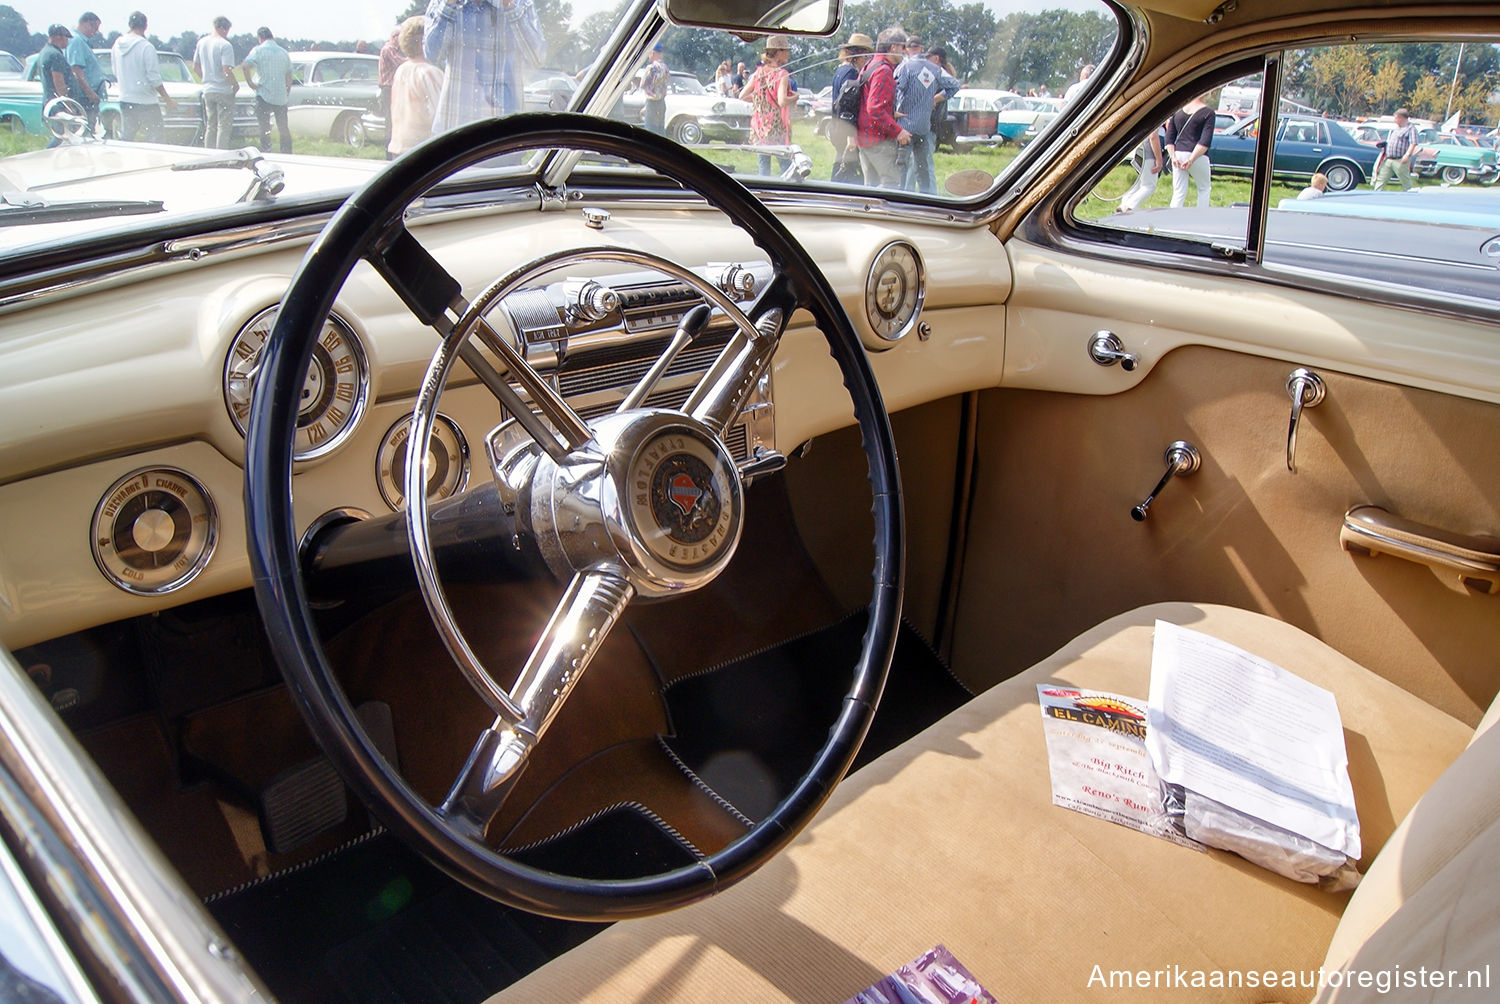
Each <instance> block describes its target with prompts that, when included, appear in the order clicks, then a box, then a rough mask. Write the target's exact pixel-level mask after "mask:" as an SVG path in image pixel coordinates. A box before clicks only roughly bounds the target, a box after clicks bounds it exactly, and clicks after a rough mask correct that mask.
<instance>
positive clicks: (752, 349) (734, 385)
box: [682, 271, 795, 438]
mask: <svg viewBox="0 0 1500 1004" xmlns="http://www.w3.org/2000/svg"><path fill="white" fill-rule="evenodd" d="M794 305H795V301H794V300H793V299H792V298H791V291H790V289H789V288H788V285H787V283H786V282H785V280H784V277H783V275H782V273H781V272H780V271H778V272H777V273H776V275H775V276H773V277H772V279H771V281H770V282H769V283H768V284H767V286H766V292H765V293H764V294H762V296H761V298H760V301H759V303H758V304H757V311H756V315H755V318H754V321H753V322H752V323H750V324H742V325H740V327H739V330H738V331H736V332H735V334H734V337H733V338H731V339H730V340H729V344H727V345H725V346H724V349H723V351H721V352H720V353H719V356H718V358H717V359H715V360H714V364H713V365H712V366H710V367H709V369H708V372H707V373H705V374H703V378H702V379H701V380H699V381H698V385H697V386H696V387H694V388H693V391H692V393H691V394H689V395H688V399H687V402H686V403H685V404H683V406H682V410H683V411H685V412H687V414H688V415H689V416H691V417H692V418H694V419H696V420H697V421H699V422H702V423H703V424H704V425H706V426H708V427H709V428H710V429H712V430H713V432H714V435H716V436H719V437H721V438H722V437H723V436H724V434H725V433H726V432H728V431H729V427H730V425H731V424H733V422H734V420H735V419H736V418H737V417H739V414H740V411H741V409H743V408H744V407H745V402H746V401H747V400H749V398H750V395H751V393H753V392H754V390H755V386H756V384H757V383H759V382H760V378H761V377H762V376H764V375H765V372H766V370H767V369H768V368H769V367H770V365H771V357H772V356H774V355H775V354H776V346H777V345H779V344H780V343H781V335H782V332H783V331H785V330H786V322H787V319H788V318H790V316H791V312H792V309H793V307H794Z"/></svg>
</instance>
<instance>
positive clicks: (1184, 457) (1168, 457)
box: [1130, 439, 1203, 523]
mask: <svg viewBox="0 0 1500 1004" xmlns="http://www.w3.org/2000/svg"><path fill="white" fill-rule="evenodd" d="M1162 460H1163V461H1165V462H1166V465H1167V473H1165V474H1163V475H1162V476H1161V480H1160V481H1158V482H1157V483H1156V487H1155V488H1153V489H1151V494H1150V495H1147V496H1146V501H1144V502H1142V503H1141V504H1140V505H1138V506H1136V507H1135V508H1134V509H1132V510H1130V518H1131V519H1133V520H1135V521H1136V522H1137V523H1143V522H1145V520H1146V515H1147V510H1148V509H1150V508H1151V503H1152V502H1155V501H1156V496H1158V495H1160V494H1161V490H1162V489H1163V488H1165V487H1167V482H1168V481H1171V480H1172V479H1173V478H1174V477H1178V476H1183V477H1186V476H1187V475H1189V474H1192V473H1193V472H1194V471H1196V470H1197V469H1198V468H1199V467H1200V466H1201V465H1202V463H1203V458H1202V456H1200V455H1199V453H1198V448H1197V447H1196V446H1194V445H1193V444H1192V443H1189V442H1187V441H1185V440H1182V439H1179V440H1178V441H1177V442H1175V443H1173V444H1172V445H1171V446H1169V447H1167V452H1166V453H1165V454H1163V456H1162Z"/></svg>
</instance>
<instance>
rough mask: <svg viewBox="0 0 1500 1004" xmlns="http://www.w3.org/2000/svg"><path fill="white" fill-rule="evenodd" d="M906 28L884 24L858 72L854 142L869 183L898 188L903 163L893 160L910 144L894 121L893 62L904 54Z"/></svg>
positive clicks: (894, 76)
mask: <svg viewBox="0 0 1500 1004" xmlns="http://www.w3.org/2000/svg"><path fill="white" fill-rule="evenodd" d="M905 48H906V32H904V31H902V30H901V29H900V28H887V29H885V31H882V32H881V33H880V37H879V38H877V39H876V40H875V55H874V57H873V58H872V59H871V60H870V65H869V66H868V67H866V68H865V70H864V71H863V72H862V73H860V75H859V82H860V88H861V94H860V105H859V119H858V121H857V122H856V123H855V131H854V142H855V144H856V145H857V146H858V147H859V166H860V168H861V169H862V170H863V171H864V173H865V184H866V185H869V186H870V187H872V188H874V187H880V188H900V187H901V181H902V175H903V173H904V168H905V165H900V166H898V165H897V163H896V151H897V149H898V148H901V147H907V146H909V145H910V144H911V133H909V132H907V131H906V130H905V129H903V128H902V127H901V124H900V123H899V122H897V121H896V64H897V63H899V62H901V60H902V58H903V57H904V55H905Z"/></svg>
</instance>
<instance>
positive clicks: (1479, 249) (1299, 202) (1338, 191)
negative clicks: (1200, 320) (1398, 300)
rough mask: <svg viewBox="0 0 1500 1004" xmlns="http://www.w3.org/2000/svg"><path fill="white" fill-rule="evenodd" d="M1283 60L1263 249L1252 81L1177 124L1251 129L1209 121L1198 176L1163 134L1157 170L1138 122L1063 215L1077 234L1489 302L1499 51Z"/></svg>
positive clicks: (1293, 54)
mask: <svg viewBox="0 0 1500 1004" xmlns="http://www.w3.org/2000/svg"><path fill="white" fill-rule="evenodd" d="M1279 55H1280V57H1281V58H1280V64H1281V75H1280V87H1279V94H1278V101H1277V107H1276V115H1277V118H1278V126H1277V139H1276V142H1275V143H1274V144H1272V151H1271V165H1270V174H1271V184H1270V186H1269V194H1268V198H1267V199H1266V204H1265V206H1264V220H1265V230H1264V239H1263V241H1261V242H1260V243H1258V244H1257V243H1256V241H1255V237H1256V235H1254V234H1253V233H1252V232H1251V227H1250V224H1251V222H1252V219H1253V218H1254V216H1255V215H1256V214H1252V213H1251V207H1250V201H1251V199H1252V192H1251V187H1252V186H1251V179H1252V177H1253V174H1254V172H1255V170H1256V163H1255V157H1256V136H1257V134H1258V132H1259V130H1260V129H1261V128H1262V127H1263V125H1262V123H1261V122H1260V121H1259V120H1260V119H1261V118H1268V117H1269V116H1268V115H1267V114H1266V108H1265V102H1264V100H1263V99H1262V98H1263V96H1262V95H1261V94H1260V90H1261V88H1260V78H1258V77H1256V78H1242V79H1238V80H1235V81H1233V82H1231V83H1228V84H1225V85H1224V86H1222V87H1221V88H1219V89H1218V91H1217V92H1213V91H1210V92H1209V93H1207V94H1205V95H1202V96H1201V97H1200V99H1198V101H1197V102H1196V103H1190V104H1189V105H1187V106H1185V107H1184V108H1181V109H1177V110H1175V111H1174V112H1173V115H1172V117H1173V119H1174V120H1176V121H1177V122H1179V123H1180V122H1182V121H1183V119H1184V118H1185V117H1186V116H1185V113H1190V112H1191V111H1193V110H1194V109H1195V105H1201V106H1208V107H1212V108H1216V109H1217V111H1218V112H1219V113H1224V112H1229V113H1230V114H1247V113H1248V114H1249V115H1250V116H1252V117H1249V118H1244V119H1242V120H1241V121H1239V122H1238V123H1236V124H1235V125H1232V126H1230V127H1228V128H1223V121H1222V117H1221V118H1220V122H1219V127H1220V131H1217V132H1215V133H1214V135H1213V137H1212V140H1211V142H1210V143H1209V145H1208V147H1207V149H1206V150H1202V151H1201V157H1199V158H1196V159H1199V160H1206V161H1207V164H1206V165H1197V164H1196V163H1193V162H1192V161H1193V160H1194V158H1192V157H1191V156H1190V155H1187V154H1185V151H1184V150H1182V149H1181V144H1180V143H1179V144H1175V145H1174V144H1171V143H1170V142H1169V137H1167V136H1166V134H1165V133H1161V137H1162V138H1161V144H1162V146H1163V148H1164V153H1163V154H1162V156H1161V158H1160V160H1158V159H1157V158H1155V157H1154V156H1153V155H1152V153H1151V142H1150V129H1151V126H1153V125H1156V123H1142V126H1141V127H1140V133H1139V134H1138V136H1139V138H1138V139H1137V142H1136V144H1135V146H1134V147H1133V148H1132V149H1131V150H1129V151H1126V152H1125V153H1124V154H1122V156H1121V160H1120V163H1119V164H1118V165H1117V166H1115V167H1114V168H1112V169H1111V170H1110V171H1109V172H1108V173H1107V174H1106V175H1105V176H1104V177H1103V178H1102V179H1101V180H1100V181H1099V182H1098V183H1097V184H1095V185H1094V187H1093V188H1092V189H1091V190H1090V191H1089V192H1087V193H1086V194H1085V195H1083V196H1082V197H1081V198H1080V199H1079V200H1078V201H1076V202H1075V203H1074V205H1073V209H1072V217H1073V221H1074V222H1075V223H1077V224H1079V225H1080V226H1081V227H1084V228H1085V229H1086V230H1087V229H1093V230H1095V232H1097V233H1099V234H1100V236H1105V235H1106V234H1109V235H1111V236H1109V240H1110V241H1111V242H1112V243H1117V244H1124V245H1127V246H1128V245H1130V244H1133V243H1138V242H1140V243H1146V244H1149V245H1150V246H1152V247H1154V248H1156V249H1159V250H1160V249H1163V248H1170V247H1171V244H1170V243H1168V244H1164V243H1163V241H1162V238H1167V239H1168V240H1169V241H1170V242H1177V246H1179V247H1180V248H1181V249H1182V251H1183V252H1184V253H1185V254H1191V255H1192V256H1194V257H1197V258H1202V257H1204V256H1205V255H1206V253H1207V252H1205V250H1204V249H1203V247H1202V245H1204V244H1207V245H1211V246H1212V247H1213V248H1214V251H1213V252H1212V254H1213V255H1214V256H1216V257H1218V258H1220V259H1221V260H1222V259H1224V258H1228V259H1230V260H1240V261H1241V264H1242V265H1243V267H1245V268H1247V269H1260V270H1263V271H1264V272H1265V273H1267V274H1271V275H1274V274H1276V273H1278V272H1284V271H1295V272H1297V273H1299V274H1306V273H1317V274H1318V275H1320V276H1321V277H1323V278H1326V279H1331V280H1336V281H1348V282H1353V283H1356V284H1359V285H1360V286H1361V287H1362V288H1379V289H1383V290H1387V291H1389V293H1390V295H1392V296H1401V295H1407V292H1408V291H1409V292H1410V294H1411V295H1421V296H1423V297H1424V298H1425V297H1430V296H1433V295H1437V296H1445V297H1450V298H1451V297H1460V298H1469V299H1473V300H1481V301H1486V302H1487V303H1488V304H1493V303H1494V302H1495V301H1496V300H1500V282H1497V281H1496V270H1497V267H1500V195H1497V196H1495V197H1491V196H1489V195H1488V194H1486V193H1485V192H1484V189H1485V188H1486V187H1487V186H1490V185H1494V184H1495V183H1496V182H1497V181H1500V164H1497V150H1496V147H1495V145H1494V144H1495V143H1496V142H1497V141H1500V130H1496V129H1495V128H1494V125H1493V124H1494V123H1495V122H1496V120H1497V118H1500V90H1497V86H1500V49H1497V48H1496V47H1495V46H1492V45H1468V44H1465V43H1460V42H1457V41H1455V42H1451V43H1440V42H1423V43H1420V44H1419V43H1410V44H1406V43H1379V44H1343V45H1329V46H1323V47H1319V48H1311V49H1301V50H1289V51H1286V52H1283V53H1280V54H1279ZM1465 138H1467V139H1469V140H1471V141H1474V142H1475V145H1474V146H1469V145H1467V144H1466V143H1465ZM1184 161H1189V163H1188V166H1187V167H1184V166H1183V162H1184ZM1156 163H1160V164H1161V165H1162V166H1161V170H1160V172H1159V173H1155V174H1154V175H1153V172H1152V171H1151V170H1150V168H1151V167H1152V166H1153V165H1155V164H1156ZM1195 170H1196V176H1195V175H1194V171H1195ZM1200 180H1201V181H1202V182H1203V183H1204V184H1203V187H1202V189H1201V190H1196V189H1197V185H1196V182H1198V181H1200ZM1174 182H1175V184H1174ZM1200 191H1201V192H1202V193H1203V194H1199V192H1200ZM1414 191H1420V192H1421V197H1420V198H1417V197H1414V196H1413V194H1412V193H1413V192H1414ZM1233 249H1241V250H1242V251H1243V252H1244V253H1243V254H1236V252H1235V251H1234V250H1233Z"/></svg>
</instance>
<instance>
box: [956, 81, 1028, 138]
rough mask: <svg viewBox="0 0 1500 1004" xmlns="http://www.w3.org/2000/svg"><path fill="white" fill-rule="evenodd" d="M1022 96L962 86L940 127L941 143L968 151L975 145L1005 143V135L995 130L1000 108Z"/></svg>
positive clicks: (1011, 92) (1012, 92) (997, 125)
mask: <svg viewBox="0 0 1500 1004" xmlns="http://www.w3.org/2000/svg"><path fill="white" fill-rule="evenodd" d="M1019 97H1020V95H1019V94H1017V93H1016V92H1014V91H1005V90H995V89H993V88H985V87H960V88H959V89H958V91H957V92H956V93H955V94H954V95H953V96H952V97H951V98H949V99H948V101H947V111H946V112H945V114H944V121H943V122H942V123H941V124H940V125H939V126H938V145H939V146H950V147H952V148H953V150H954V151H955V152H957V153H965V152H967V151H969V150H972V149H973V148H974V147H976V146H996V145H998V144H1000V143H1004V142H1005V139H1006V137H1004V136H1001V135H999V134H998V133H997V132H996V130H997V129H998V128H999V124H1000V109H1001V108H1002V107H1004V106H1007V105H1008V104H1009V103H1010V102H1011V101H1013V100H1014V99H1016V98H1019ZM1020 131H1021V132H1024V131H1025V130H1024V128H1023V129H1021V130H1020Z"/></svg>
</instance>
